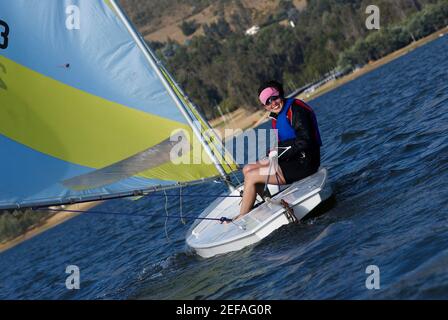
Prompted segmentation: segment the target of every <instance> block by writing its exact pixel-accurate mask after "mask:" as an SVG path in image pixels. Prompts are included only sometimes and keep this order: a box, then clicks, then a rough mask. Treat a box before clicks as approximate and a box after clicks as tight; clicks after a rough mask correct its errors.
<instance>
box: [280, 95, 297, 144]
mask: <svg viewBox="0 0 448 320" xmlns="http://www.w3.org/2000/svg"><path fill="white" fill-rule="evenodd" d="M293 102H294V99H287V100H286V101H285V105H284V106H283V109H282V110H281V111H280V113H279V114H278V116H277V121H276V128H277V130H278V141H280V142H282V141H286V140H290V139H295V138H296V131H295V130H294V128H293V127H292V125H291V120H290V119H288V118H289V117H288V113H289V112H292V110H291V104H292V103H293ZM291 116H292V115H291ZM291 116H290V117H291Z"/></svg>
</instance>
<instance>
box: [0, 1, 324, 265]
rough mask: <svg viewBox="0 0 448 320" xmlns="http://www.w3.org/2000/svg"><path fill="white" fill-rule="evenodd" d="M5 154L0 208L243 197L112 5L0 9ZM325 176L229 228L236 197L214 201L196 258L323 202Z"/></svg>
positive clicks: (190, 107) (0, 121) (33, 4)
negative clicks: (188, 193) (207, 191)
mask: <svg viewBox="0 0 448 320" xmlns="http://www.w3.org/2000/svg"><path fill="white" fill-rule="evenodd" d="M173 137H174V138H173ZM179 143H181V146H182V147H181V148H180V149H179V148H178V147H179ZM185 146H186V147H185ZM192 146H200V147H201V151H200V152H195V150H194V148H193V147H192ZM0 150H1V151H2V152H1V157H0V163H1V167H0V172H1V178H0V181H1V182H0V210H10V209H25V208H34V209H38V208H46V207H50V206H61V205H66V204H75V203H82V202H91V201H98V200H109V199H116V198H125V197H136V196H144V195H147V194H150V193H152V192H156V191H161V190H167V189H172V188H181V187H184V186H188V185H193V184H199V183H205V182H208V181H216V180H219V181H221V182H223V183H225V184H226V185H227V186H228V188H229V195H238V194H239V193H240V192H241V190H242V186H235V185H233V184H232V180H231V178H230V175H231V174H232V173H234V172H235V171H236V170H238V165H237V164H236V162H235V161H234V159H233V158H232V156H231V155H230V154H229V152H228V151H227V150H226V149H225V147H224V146H223V144H222V142H221V140H220V139H219V137H218V136H217V135H216V134H215V133H214V131H213V130H212V129H211V127H210V125H209V124H208V122H207V121H206V120H205V119H204V117H203V116H202V115H201V114H200V112H199V111H198V109H197V107H196V106H195V105H194V104H193V103H192V102H191V101H190V99H189V98H188V96H187V95H186V94H185V93H184V92H183V91H182V89H181V88H180V86H179V85H178V84H177V83H176V82H175V80H174V78H173V77H172V76H171V75H170V74H169V72H168V71H167V70H166V69H165V67H164V66H163V64H162V63H161V62H160V61H159V60H158V58H157V57H156V55H155V54H154V52H153V51H152V50H151V49H150V48H149V47H148V46H147V44H146V43H145V41H144V40H143V38H142V36H141V35H140V34H139V33H138V32H137V31H136V29H135V27H134V26H133V25H132V24H131V22H130V20H129V19H128V18H127V16H126V15H125V13H124V11H123V10H122V8H121V7H120V6H119V4H118V3H117V2H116V1H114V0H95V1H92V0H61V1H53V0H15V1H2V2H0ZM173 150H176V152H173ZM326 179H327V172H326V170H325V169H321V170H320V171H319V172H318V173H316V174H315V175H313V176H311V177H308V178H307V179H305V180H303V181H300V182H296V183H294V184H292V185H291V186H286V187H285V188H284V189H283V190H280V189H279V188H278V187H276V186H269V188H270V191H271V194H272V195H273V196H272V198H270V199H262V200H261V201H259V203H258V206H257V207H256V208H255V209H254V210H253V211H252V212H250V213H249V214H248V215H246V216H245V217H244V219H241V221H239V222H238V221H236V222H234V223H230V224H221V223H218V222H217V220H220V218H222V217H225V216H228V215H231V214H236V213H237V212H238V210H237V207H238V203H239V199H238V198H237V197H225V198H224V199H222V198H219V199H217V200H216V201H215V202H214V203H212V204H211V205H210V206H209V207H208V208H207V209H206V210H205V211H204V212H203V214H202V215H200V216H199V217H198V221H199V223H198V224H195V225H194V226H193V227H192V229H191V230H190V231H189V233H188V234H187V237H186V242H187V244H188V245H189V246H190V247H191V248H193V250H195V251H196V252H197V253H198V254H199V255H200V256H203V257H211V256H214V255H216V254H222V253H226V252H230V251H235V250H239V249H241V248H243V247H245V246H247V245H251V244H253V243H255V242H257V241H259V240H260V239H262V238H264V237H265V236H267V235H268V234H269V233H271V232H272V231H274V230H276V229H277V228H279V227H280V226H281V225H284V224H286V223H290V222H293V221H297V220H300V219H301V218H303V216H304V215H306V214H307V213H308V212H309V211H310V210H311V209H313V208H314V207H315V206H317V205H318V204H319V203H320V202H322V201H323V200H325V199H326V198H328V197H329V194H331V191H330V189H329V187H328V184H327V183H326ZM275 188H277V189H275ZM285 203H286V204H287V205H285ZM230 218H231V217H230Z"/></svg>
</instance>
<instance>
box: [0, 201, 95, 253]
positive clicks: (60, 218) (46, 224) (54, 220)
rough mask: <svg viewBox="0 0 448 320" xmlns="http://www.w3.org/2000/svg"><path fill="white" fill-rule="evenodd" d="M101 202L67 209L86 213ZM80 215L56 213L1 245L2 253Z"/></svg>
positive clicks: (74, 205)
mask: <svg viewBox="0 0 448 320" xmlns="http://www.w3.org/2000/svg"><path fill="white" fill-rule="evenodd" d="M101 202H102V201H97V202H86V203H79V204H73V205H70V206H67V207H66V208H65V209H67V210H82V211H84V210H89V209H91V208H93V207H95V206H97V205H98V204H100V203H101ZM79 214H80V213H72V212H64V211H60V212H55V214H52V215H51V217H49V218H48V219H46V220H44V221H43V222H42V223H41V224H39V225H38V226H35V227H32V228H31V229H29V230H28V231H26V232H25V233H24V234H22V235H20V236H18V237H16V238H14V239H11V240H8V241H5V242H2V243H0V253H1V252H3V251H6V250H8V249H10V248H12V247H14V246H16V245H18V244H19V243H22V242H24V241H26V240H29V239H31V238H32V237H34V236H37V235H38V234H41V233H42V232H44V231H47V230H48V229H50V228H53V227H55V226H57V225H58V224H61V223H63V222H65V221H67V220H69V219H71V218H74V217H76V216H77V215H79Z"/></svg>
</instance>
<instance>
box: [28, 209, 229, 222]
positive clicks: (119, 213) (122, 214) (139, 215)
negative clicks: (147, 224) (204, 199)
mask: <svg viewBox="0 0 448 320" xmlns="http://www.w3.org/2000/svg"><path fill="white" fill-rule="evenodd" d="M33 210H34V211H50V212H71V213H91V214H99V215H113V216H133V217H157V216H160V214H157V213H152V214H140V213H123V212H106V211H98V210H89V211H84V210H71V209H50V208H38V209H33ZM180 217H181V216H180V215H170V216H167V217H166V218H167V219H173V218H176V219H178V218H180ZM183 217H184V218H191V219H193V220H211V221H219V222H221V223H222V222H232V221H233V219H229V218H226V217H221V218H203V217H196V216H191V215H186V216H183Z"/></svg>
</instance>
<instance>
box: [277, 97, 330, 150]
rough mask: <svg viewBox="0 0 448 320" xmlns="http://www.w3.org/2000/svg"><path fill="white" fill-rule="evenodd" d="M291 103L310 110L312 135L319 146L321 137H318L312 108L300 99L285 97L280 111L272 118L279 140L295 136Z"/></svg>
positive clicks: (318, 133) (317, 128)
mask: <svg viewBox="0 0 448 320" xmlns="http://www.w3.org/2000/svg"><path fill="white" fill-rule="evenodd" d="M293 104H295V105H296V106H298V107H300V108H303V109H305V110H307V111H308V112H310V114H311V119H312V121H313V131H314V137H315V139H316V140H315V141H316V142H317V144H318V145H319V146H322V139H321V137H320V132H319V126H318V124H317V119H316V115H315V113H314V111H313V109H312V108H311V107H310V106H309V105H307V104H306V103H305V102H303V101H302V100H299V99H294V98H289V99H286V100H285V104H284V106H283V108H282V111H280V113H279V114H278V116H277V118H273V119H272V128H273V129H278V140H279V142H281V141H286V140H289V139H294V138H296V132H295V130H294V128H293V126H292V108H291V106H292V105H293Z"/></svg>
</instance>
